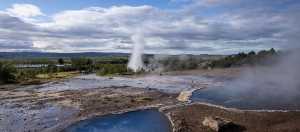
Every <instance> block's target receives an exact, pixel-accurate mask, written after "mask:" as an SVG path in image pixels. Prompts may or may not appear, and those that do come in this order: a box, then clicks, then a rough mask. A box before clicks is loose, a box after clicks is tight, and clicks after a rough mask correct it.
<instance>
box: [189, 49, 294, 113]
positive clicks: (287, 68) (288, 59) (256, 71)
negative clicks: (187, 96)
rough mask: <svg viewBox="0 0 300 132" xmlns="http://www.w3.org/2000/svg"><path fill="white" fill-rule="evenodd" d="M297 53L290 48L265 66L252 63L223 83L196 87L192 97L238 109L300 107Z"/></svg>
mask: <svg viewBox="0 0 300 132" xmlns="http://www.w3.org/2000/svg"><path fill="white" fill-rule="evenodd" d="M299 67H300V53H298V52H292V53H290V54H288V55H285V56H283V57H281V58H280V59H279V61H278V62H277V63H276V64H274V65H272V66H268V67H254V68H253V67H252V68H249V69H248V70H246V71H244V72H243V73H242V74H241V75H240V76H237V77H236V78H235V79H234V80H233V81H228V82H226V84H225V85H224V86H223V87H215V88H210V89H205V90H198V91H196V92H195V93H194V95H193V97H192V98H193V99H192V100H194V101H202V102H209V103H214V104H218V105H223V106H226V107H234V108H239V109H276V110H278V109H288V110H297V109H299V108H300V102H299V100H300V81H299V78H300V70H299Z"/></svg>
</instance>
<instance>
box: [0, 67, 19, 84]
mask: <svg viewBox="0 0 300 132" xmlns="http://www.w3.org/2000/svg"><path fill="white" fill-rule="evenodd" d="M16 74H17V69H16V68H15V67H14V66H13V65H12V64H10V63H4V62H0V83H13V82H15V81H16Z"/></svg>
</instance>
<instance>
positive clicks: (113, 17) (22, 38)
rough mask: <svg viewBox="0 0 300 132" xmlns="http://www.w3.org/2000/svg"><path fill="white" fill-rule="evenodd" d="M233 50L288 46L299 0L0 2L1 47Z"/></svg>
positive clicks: (294, 34) (298, 32) (299, 32)
mask: <svg viewBox="0 0 300 132" xmlns="http://www.w3.org/2000/svg"><path fill="white" fill-rule="evenodd" d="M137 34H142V36H144V38H143V39H144V42H145V52H147V53H158V54H233V53H237V52H249V51H252V50H254V51H258V50H263V49H269V48H275V49H283V50H285V49H294V48H299V47H300V44H299V43H298V42H299V40H300V1H299V0H0V52H17V51H20V52H21V51H36V52H131V50H132V47H133V41H132V36H135V35H137Z"/></svg>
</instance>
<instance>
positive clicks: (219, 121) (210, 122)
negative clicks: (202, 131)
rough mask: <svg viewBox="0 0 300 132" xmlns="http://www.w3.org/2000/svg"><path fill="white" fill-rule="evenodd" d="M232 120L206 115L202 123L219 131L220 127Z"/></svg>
mask: <svg viewBox="0 0 300 132" xmlns="http://www.w3.org/2000/svg"><path fill="white" fill-rule="evenodd" d="M231 123H232V122H231V121H228V120H225V119H223V118H219V117H214V118H213V117H205V118H204V120H203V122H202V124H203V125H204V126H207V127H209V128H211V129H212V130H214V131H217V132H219V131H220V129H221V128H222V127H224V126H226V125H229V124H231Z"/></svg>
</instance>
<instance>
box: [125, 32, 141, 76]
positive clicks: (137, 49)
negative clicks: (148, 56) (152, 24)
mask: <svg viewBox="0 0 300 132" xmlns="http://www.w3.org/2000/svg"><path fill="white" fill-rule="evenodd" d="M144 38H145V37H144V33H142V32H138V33H135V34H134V35H133V36H132V37H131V39H132V41H133V43H134V46H133V49H132V54H131V57H130V60H129V63H128V68H129V69H131V70H133V71H134V72H138V71H140V70H142V69H143V68H144V62H143V58H142V57H143V52H144V45H145V39H144Z"/></svg>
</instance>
